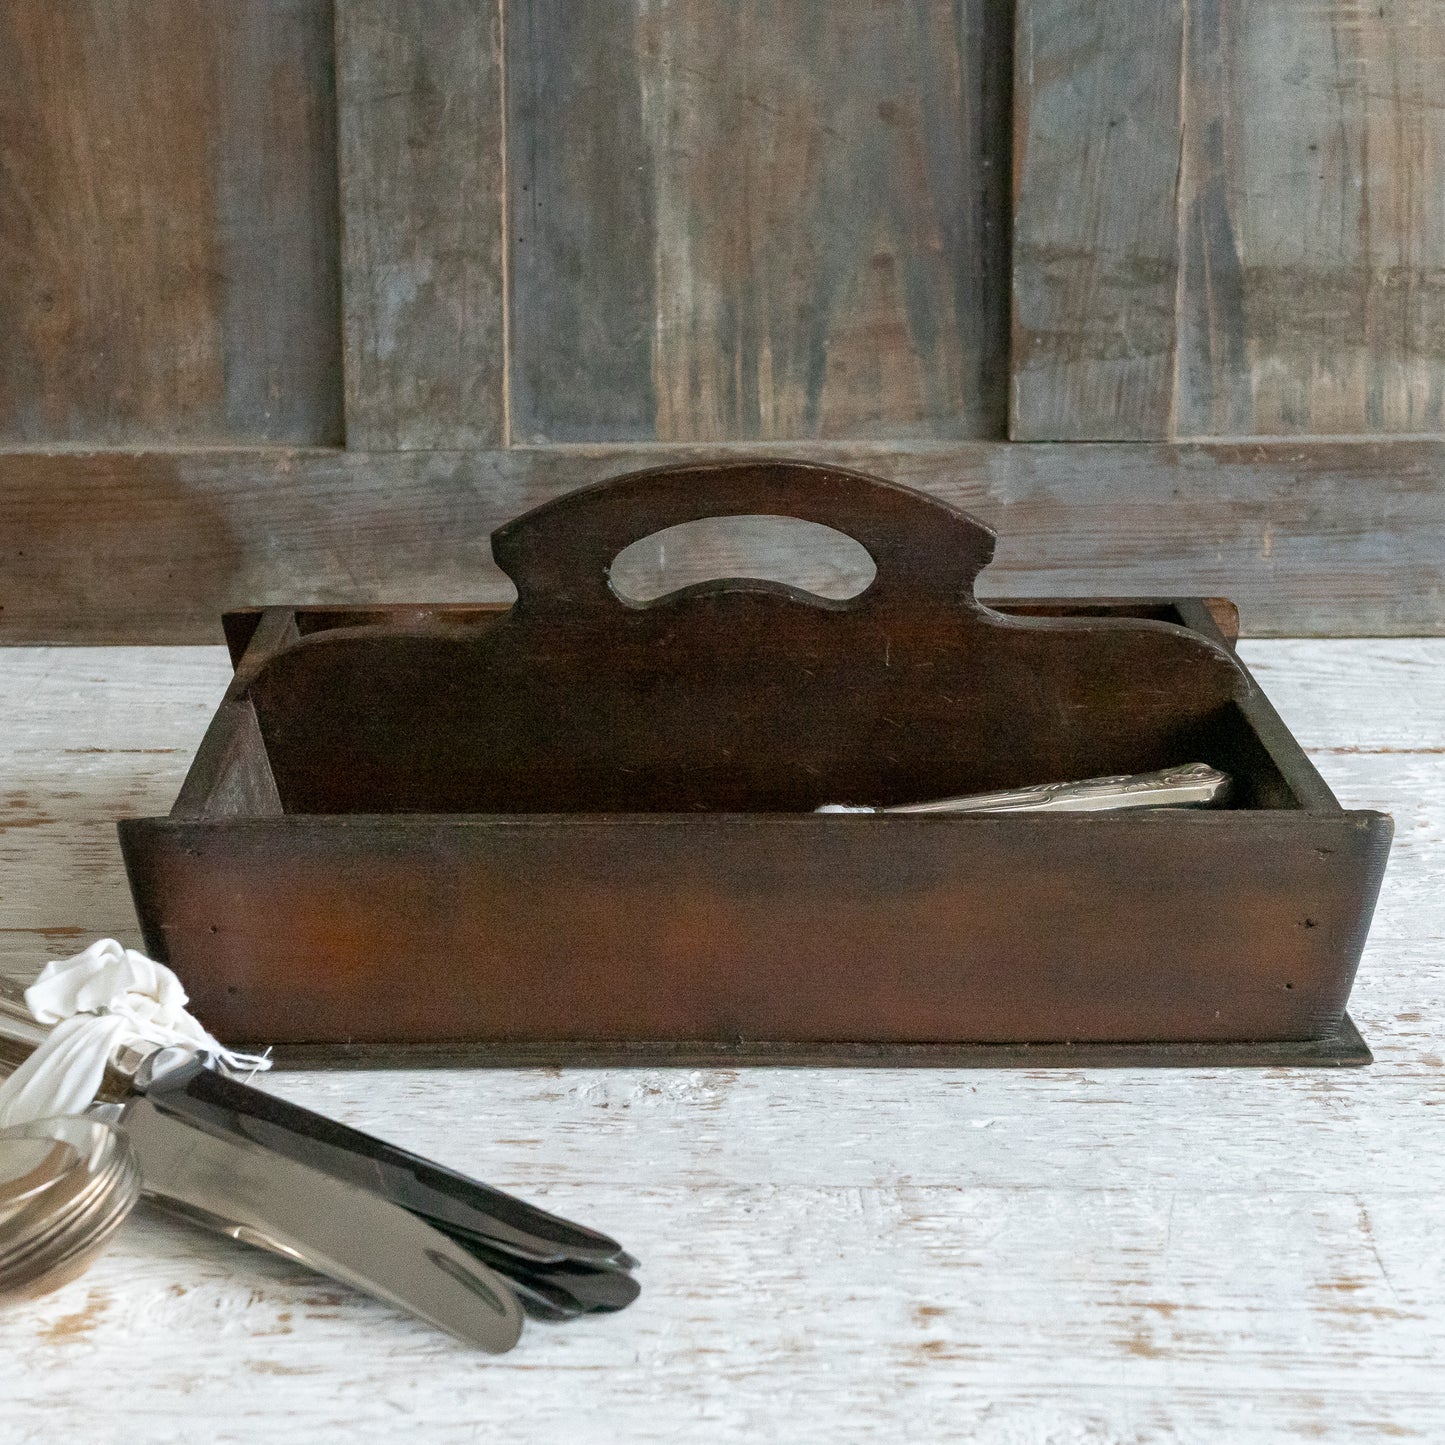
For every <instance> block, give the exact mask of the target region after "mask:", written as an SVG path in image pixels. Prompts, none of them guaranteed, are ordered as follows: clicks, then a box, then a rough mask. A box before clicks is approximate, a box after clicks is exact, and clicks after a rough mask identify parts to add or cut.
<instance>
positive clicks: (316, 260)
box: [0, 0, 342, 446]
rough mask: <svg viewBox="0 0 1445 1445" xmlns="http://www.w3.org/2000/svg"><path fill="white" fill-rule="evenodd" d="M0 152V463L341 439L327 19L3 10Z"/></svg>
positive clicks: (207, 0)
mask: <svg viewBox="0 0 1445 1445" xmlns="http://www.w3.org/2000/svg"><path fill="white" fill-rule="evenodd" d="M0 148H3V161H0V266H3V282H0V445H6V444H14V443H72V442H79V443H89V444H93V445H97V446H114V445H120V444H129V443H136V442H150V443H165V444H172V443H176V442H219V441H247V442H302V443H306V442H310V443H325V442H336V441H339V440H340V439H341V435H342V413H341V387H340V377H339V373H338V367H337V361H338V358H339V354H340V337H339V332H338V326H337V304H338V301H337V296H338V292H337V252H336V236H337V227H336V155H335V150H336V147H335V102H334V96H333V80H332V48H331V6H330V4H329V3H328V0H65V3H64V4H60V5H57V4H55V3H53V0H5V3H4V4H3V5H0Z"/></svg>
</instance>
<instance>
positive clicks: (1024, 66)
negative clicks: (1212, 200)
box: [1010, 0, 1183, 441]
mask: <svg viewBox="0 0 1445 1445" xmlns="http://www.w3.org/2000/svg"><path fill="white" fill-rule="evenodd" d="M1182 43H1183V10H1182V4H1181V0H1019V12H1018V43H1017V49H1016V52H1015V132H1014V134H1015V153H1014V188H1015V196H1014V207H1015V210H1014V239H1013V281H1014V303H1013V376H1012V391H1011V398H1010V400H1011V408H1010V435H1011V436H1013V437H1014V438H1016V439H1019V440H1035V439H1047V438H1060V439H1086V440H1091V439H1098V440H1118V441H1131V440H1137V439H1145V438H1151V437H1163V436H1167V435H1168V433H1169V425H1170V408H1171V400H1172V391H1173V377H1174V305H1175V289H1176V284H1177V267H1176V261H1175V257H1176V232H1177V227H1176V219H1175V209H1176V204H1175V194H1176V193H1175V183H1176V179H1177V176H1178V170H1179V143H1180V133H1179V104H1180V66H1181V63H1182Z"/></svg>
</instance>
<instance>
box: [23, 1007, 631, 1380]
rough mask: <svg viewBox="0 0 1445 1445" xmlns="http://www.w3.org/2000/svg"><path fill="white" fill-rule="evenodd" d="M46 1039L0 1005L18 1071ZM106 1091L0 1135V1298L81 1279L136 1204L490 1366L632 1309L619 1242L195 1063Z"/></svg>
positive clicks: (181, 1061)
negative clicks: (403, 1318) (85, 1104)
mask: <svg viewBox="0 0 1445 1445" xmlns="http://www.w3.org/2000/svg"><path fill="white" fill-rule="evenodd" d="M39 1032H40V1031H38V1030H37V1029H36V1026H35V1024H34V1021H33V1020H32V1019H31V1018H30V1015H29V1013H28V1012H27V1011H26V1010H25V1009H24V1008H23V1007H22V1006H21V1005H19V1004H18V1003H17V1002H16V1001H15V1000H14V999H10V1000H8V1001H7V1000H6V999H4V998H3V997H0V1040H8V1041H9V1047H8V1048H7V1049H5V1050H4V1051H3V1052H4V1054H5V1056H6V1057H7V1058H8V1060H9V1062H10V1063H11V1065H12V1067H13V1065H14V1063H16V1062H18V1061H19V1059H20V1058H21V1057H23V1055H24V1053H25V1051H26V1050H27V1049H29V1048H32V1047H34V1045H35V1043H36V1042H37V1041H38V1040H37V1034H38V1033H39ZM107 1079H108V1081H109V1088H108V1093H109V1095H110V1097H111V1098H112V1099H113V1100H115V1101H114V1102H109V1103H98V1104H96V1105H94V1106H93V1107H92V1108H91V1109H90V1110H89V1111H88V1112H87V1113H86V1114H84V1115H79V1116H76V1115H62V1116H58V1117H54V1118H48V1119H43V1120H39V1121H33V1122H30V1123H26V1124H23V1125H19V1126H17V1127H13V1128H9V1129H4V1130H0V1297H3V1296H6V1295H16V1296H24V1295H32V1294H36V1293H42V1292H43V1291H44V1290H46V1289H49V1288H53V1287H55V1286H56V1285H58V1284H60V1283H63V1282H64V1281H65V1280H66V1279H69V1278H72V1277H74V1275H75V1274H76V1273H78V1272H79V1270H80V1269H83V1268H84V1266H85V1264H86V1263H88V1261H89V1260H90V1258H91V1257H92V1256H93V1255H94V1254H95V1253H96V1252H97V1251H98V1250H99V1249H100V1248H101V1247H102V1246H103V1245H104V1243H105V1242H106V1240H107V1239H108V1238H109V1237H110V1235H111V1234H112V1233H113V1232H114V1230H115V1229H116V1228H117V1227H118V1226H119V1225H120V1223H121V1222H122V1221H123V1220H124V1218H125V1217H126V1215H127V1214H128V1213H129V1211H130V1209H131V1208H132V1207H133V1205H134V1204H135V1201H136V1198H137V1197H138V1195H141V1194H143V1195H144V1196H145V1197H146V1198H148V1199H149V1200H151V1201H152V1202H153V1203H154V1204H156V1205H159V1206H160V1207H162V1208H163V1209H165V1210H167V1211H169V1212H171V1213H174V1214H178V1215H181V1216H183V1217H185V1218H186V1219H188V1220H191V1221H193V1222H194V1223H197V1224H200V1225H203V1226H206V1227H208V1228H210V1229H213V1230H216V1231H219V1232H220V1233H222V1234H226V1235H229V1236H231V1237H232V1238H233V1239H236V1240H239V1241H241V1242H242V1243H245V1244H250V1245H257V1246H260V1247H261V1248H264V1249H269V1250H273V1251H274V1252H276V1253H277V1254H281V1255H284V1256H285V1257H287V1258H288V1259H292V1260H295V1261H297V1262H298V1263H301V1264H304V1265H307V1266H309V1267H310V1268H312V1269H315V1270H317V1271H318V1272H320V1273H322V1274H325V1275H329V1276H330V1277H332V1278H333V1279H337V1280H340V1281H342V1282H344V1283H346V1284H349V1285H352V1286H354V1287H356V1288H358V1289H361V1290H364V1291H366V1292H367V1293H369V1294H372V1295H374V1296H376V1297H377V1298H379V1299H382V1300H385V1301H386V1302H388V1303H390V1304H392V1305H394V1306H397V1307H399V1308H401V1309H404V1310H407V1311H409V1312H410V1313H412V1314H414V1315H416V1316H418V1317H419V1318H421V1319H424V1320H427V1321H429V1322H430V1323H432V1324H434V1325H437V1326H438V1327H440V1328H441V1329H444V1330H446V1331H448V1332H449V1333H450V1334H452V1335H455V1336H457V1337H458V1338H460V1339H462V1340H465V1341H467V1342H468V1343H471V1344H474V1345H478V1346H480V1347H481V1348H482V1349H485V1350H488V1351H491V1352H493V1353H501V1352H502V1351H505V1350H509V1349H510V1348H511V1347H512V1346H513V1345H514V1344H515V1343H516V1341H517V1338H518V1336H519V1335H520V1333H521V1329H522V1320H523V1314H524V1313H525V1314H527V1315H530V1316H532V1317H533V1318H536V1319H545V1320H565V1319H571V1318H573V1317H575V1316H577V1315H581V1314H586V1313H591V1312H595V1311H610V1310H619V1309H622V1308H624V1307H625V1306H626V1305H628V1304H630V1303H631V1302H632V1301H633V1300H634V1299H635V1298H636V1297H637V1294H638V1284H637V1281H636V1279H635V1278H634V1276H633V1274H632V1270H633V1269H634V1268H635V1267H636V1264H637V1261H636V1260H635V1259H633V1258H632V1256H631V1255H629V1254H628V1253H627V1252H626V1251H625V1250H624V1249H623V1248H622V1246H621V1245H620V1244H618V1243H617V1241H616V1240H614V1239H610V1238H608V1237H607V1236H606V1235H605V1234H600V1233H598V1232H597V1231H595V1230H592V1229H587V1228H585V1227H584V1226H582V1225H579V1224H574V1223H571V1222H570V1221H568V1220H565V1219H561V1218H559V1217H557V1216H556V1215H553V1214H549V1213H547V1212H546V1211H544V1210H541V1209H538V1208H536V1207H535V1206H533V1205H530V1204H527V1203H525V1202H524V1201H522V1200H520V1199H517V1198H515V1197H514V1196H512V1195H509V1194H505V1193H503V1192H502V1191H500V1190H497V1189H493V1188H491V1187H489V1186H488V1185H485V1184H481V1183H478V1182H477V1181H476V1180H474V1179H469V1178H467V1177H466V1176H465V1175H462V1174H459V1173H457V1172H456V1171H454V1170H452V1169H448V1168H446V1167H444V1166H442V1165H440V1164H436V1163H434V1162H432V1161H431V1160H428V1159H424V1158H421V1157H420V1156H419V1155H416V1154H412V1153H409V1152H408V1151H407V1150H405V1149H399V1148H397V1147H395V1146H393V1145H391V1144H387V1143H384V1142H383V1141H382V1140H380V1139H375V1138H373V1137H372V1136H370V1135H368V1134H364V1133H361V1132H359V1131H358V1130H355V1129H351V1128H348V1127H347V1126H345V1125H343V1124H339V1123H337V1122H335V1121H334V1120H331V1119H328V1118H325V1117H324V1116H322V1115H320V1114H315V1113H312V1112H311V1111H310V1110H308V1109H303V1108H300V1107H299V1106H297V1105H295V1104H291V1103H288V1102H287V1101H285V1100H283V1099H279V1098H277V1097H275V1096H274V1095H271V1094H268V1093H266V1092H264V1091H263V1090H260V1089H256V1088H253V1087H251V1086H250V1085H248V1084H246V1083H243V1082H241V1081H240V1080H239V1079H236V1078H232V1077H228V1076H227V1074H226V1073H225V1072H224V1071H223V1069H222V1068H221V1067H219V1066H218V1064H217V1061H216V1060H215V1058H214V1057H211V1056H209V1055H207V1054H206V1053H205V1052H203V1051H198V1050H195V1049H193V1048H189V1047H174V1046H171V1047H164V1048H159V1049H154V1050H150V1051H133V1053H132V1055H131V1057H130V1058H124V1057H122V1058H121V1059H119V1060H118V1061H115V1062H114V1063H113V1065H112V1067H111V1068H110V1069H109V1070H108V1073H107Z"/></svg>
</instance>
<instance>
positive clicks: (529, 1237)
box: [136, 1059, 636, 1268]
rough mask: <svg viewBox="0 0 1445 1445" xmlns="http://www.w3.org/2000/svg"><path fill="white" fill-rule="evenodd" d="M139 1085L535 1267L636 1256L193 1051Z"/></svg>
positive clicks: (196, 1116) (184, 1112) (190, 1114)
mask: <svg viewBox="0 0 1445 1445" xmlns="http://www.w3.org/2000/svg"><path fill="white" fill-rule="evenodd" d="M136 1088H137V1089H138V1090H139V1091H141V1092H144V1093H145V1094H146V1095H147V1096H148V1097H149V1098H150V1099H152V1100H153V1101H154V1103H155V1104H156V1105H157V1106H158V1107H159V1108H160V1109H162V1110H163V1111H164V1112H165V1113H167V1114H173V1115H175V1116H176V1117H177V1118H181V1119H184V1120H185V1121H186V1122H187V1123H189V1124H194V1125H196V1126H197V1127H198V1128H202V1129H206V1130H208V1131H209V1132H211V1133H214V1134H220V1135H224V1136H228V1137H235V1138H238V1139H249V1140H250V1141H251V1142H253V1143H255V1144H258V1145H260V1146H262V1147H263V1148H265V1149H269V1150H272V1151H274V1152H275V1153H277V1154H283V1155H285V1156H286V1157H288V1158H290V1159H294V1160H296V1161H297V1162H298V1163H301V1164H306V1165H309V1166H310V1167H311V1168H313V1169H319V1170H322V1171H323V1172H325V1173H326V1174H329V1175H330V1176H331V1177H332V1178H333V1179H338V1180H340V1181H342V1182H343V1183H346V1184H355V1185H357V1186H358V1187H359V1188H362V1189H369V1190H371V1191H372V1192H373V1193H375V1194H379V1195H382V1196H383V1197H385V1198H387V1199H390V1200H392V1201H393V1202H394V1203H396V1204H399V1205H401V1206H402V1207H403V1208H405V1209H409V1210H410V1211H411V1212H412V1213H413V1214H416V1215H418V1216H420V1217H421V1218H423V1219H426V1220H427V1221H428V1223H431V1224H434V1225H435V1226H436V1227H437V1228H439V1229H441V1230H443V1231H444V1232H445V1233H447V1234H450V1235H452V1236H453V1237H457V1238H461V1237H465V1238H466V1239H468V1240H471V1239H475V1240H477V1241H479V1242H481V1243H483V1244H485V1245H488V1246H490V1247H491V1248H493V1249H497V1250H501V1251H504V1252H505V1253H507V1254H511V1255H515V1256H516V1257H518V1258H519V1259H521V1260H525V1261H529V1262H531V1263H532V1264H534V1265H550V1264H565V1263H568V1262H574V1263H578V1264H584V1265H588V1266H592V1267H597V1268H609V1267H610V1268H626V1267H630V1266H631V1265H633V1264H635V1263H636V1261H635V1260H633V1259H632V1257H631V1256H630V1255H628V1254H627V1253H626V1252H625V1251H624V1250H623V1248H622V1246H621V1245H620V1244H618V1242H617V1241H616V1240H615V1239H612V1238H610V1237H609V1236H607V1235H605V1234H601V1233H599V1232H598V1231H597V1230H594V1229H588V1228H587V1227H586V1226H585V1225H581V1224H576V1223H574V1222H573V1221H571V1220H568V1219H562V1218H560V1217H559V1216H557V1215H555V1214H549V1213H548V1212H547V1211H545V1210H542V1209H538V1208H537V1207H536V1206H535V1205H532V1204H528V1203H526V1202H525V1201H524V1200H521V1199H518V1198H516V1197H515V1196H514V1195H510V1194H504V1193H503V1192H502V1191H501V1190H499V1189H493V1188H491V1187H490V1186H489V1185H486V1184H482V1183H480V1182H479V1181H477V1180H475V1179H469V1178H467V1177H466V1176H465V1175H463V1174H459V1173H457V1172H456V1171H455V1170H453V1169H448V1168H447V1167H446V1166H445V1165H442V1164H437V1163H435V1162H434V1161H433V1160H430V1159H423V1158H421V1157H420V1156H419V1155H417V1154H413V1153H411V1152H410V1151H408V1150H405V1149H400V1148H398V1147H397V1146H396V1145H394V1144H388V1143H386V1142H385V1141H384V1140H382V1139H377V1138H374V1137H373V1136H372V1135H370V1134H363V1133H362V1132H361V1131H360V1130H359V1129H352V1128H350V1127H348V1126H347V1125H345V1124H341V1123H338V1122H337V1121H336V1120H334V1119H328V1118H326V1117H325V1116H324V1115H321V1114H316V1113H313V1112H312V1111H311V1110H309V1109H303V1108H302V1107H301V1106H300V1105H298V1104H293V1103H291V1102H289V1101H288V1100H286V1099H282V1098H279V1097H278V1096H276V1095H274V1094H270V1093H267V1092H266V1091H264V1090H262V1089H254V1088H251V1087H250V1086H249V1085H247V1084H243V1083H241V1082H240V1081H239V1080H237V1079H232V1078H228V1077H226V1075H224V1074H222V1073H220V1072H219V1071H217V1070H215V1069H212V1068H209V1067H207V1066H206V1064H205V1063H204V1062H203V1061H202V1060H200V1059H195V1060H193V1061H191V1062H188V1063H184V1064H181V1065H179V1066H178V1067H175V1068H170V1069H166V1070H164V1071H163V1072H160V1073H159V1074H157V1075H156V1076H155V1077H154V1079H151V1077H150V1075H149V1074H148V1072H147V1071H146V1070H144V1069H143V1070H142V1071H141V1073H140V1074H139V1075H138V1076H137V1079H136Z"/></svg>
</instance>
